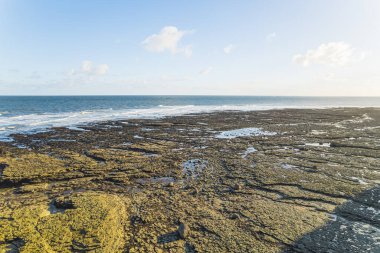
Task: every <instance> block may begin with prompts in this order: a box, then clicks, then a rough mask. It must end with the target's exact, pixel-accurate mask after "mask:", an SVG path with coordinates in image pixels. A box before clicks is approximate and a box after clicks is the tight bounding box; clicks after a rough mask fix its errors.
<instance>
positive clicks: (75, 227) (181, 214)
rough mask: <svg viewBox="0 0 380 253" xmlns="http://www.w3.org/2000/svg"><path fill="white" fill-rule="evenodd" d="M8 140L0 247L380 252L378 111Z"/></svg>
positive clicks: (1, 166)
mask: <svg viewBox="0 0 380 253" xmlns="http://www.w3.org/2000/svg"><path fill="white" fill-rule="evenodd" d="M13 138H14V140H15V141H14V142H13V143H0V252H18V251H21V252H380V243H379V241H378V240H379V238H380V230H379V228H380V204H379V203H380V194H379V193H380V189H379V183H380V166H379V165H380V109H378V108H337V109H286V110H269V111H252V112H238V111H226V112H215V113H208V114H194V115H187V116H178V117H170V118H163V119H145V120H144V119H136V120H124V121H123V120H120V121H107V122H100V123H96V124H95V123H94V124H90V125H85V126H78V127H75V128H54V129H51V130H50V131H48V132H45V133H39V134H33V135H14V136H13Z"/></svg>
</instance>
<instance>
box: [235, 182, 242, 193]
mask: <svg viewBox="0 0 380 253" xmlns="http://www.w3.org/2000/svg"><path fill="white" fill-rule="evenodd" d="M241 188H242V186H241V184H235V185H234V187H233V189H234V190H235V191H240V190H241Z"/></svg>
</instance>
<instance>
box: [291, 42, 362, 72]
mask: <svg viewBox="0 0 380 253" xmlns="http://www.w3.org/2000/svg"><path fill="white" fill-rule="evenodd" d="M364 56H365V55H364V53H363V52H361V53H358V52H357V50H356V49H355V48H353V47H352V46H351V45H350V44H348V43H345V42H329V43H325V44H321V45H320V46H319V47H317V48H316V49H310V50H308V51H307V52H306V53H305V54H296V55H294V56H293V62H295V63H297V64H300V65H302V66H305V67H306V66H309V65H312V64H321V65H327V66H344V65H347V64H349V63H351V62H354V61H358V60H362V59H363V58H364Z"/></svg>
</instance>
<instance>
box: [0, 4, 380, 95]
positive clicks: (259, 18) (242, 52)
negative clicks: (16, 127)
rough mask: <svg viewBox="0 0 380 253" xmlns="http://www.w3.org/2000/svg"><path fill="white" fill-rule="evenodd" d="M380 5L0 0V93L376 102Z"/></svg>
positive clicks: (379, 85)
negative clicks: (345, 98)
mask: <svg viewBox="0 0 380 253" xmlns="http://www.w3.org/2000/svg"><path fill="white" fill-rule="evenodd" d="M379 69H380V1H377V0H372V1H370V0H361V1H356V0H333V1H332V0H329V1H327V0H319V1H301V0H289V1H281V0H277V1H275V0H269V1H264V0H262V1H253V0H247V1H243V0H240V1H232V0H230V1H223V0H217V1H216V0H215V1H165V0H163V1H153V0H152V1H113V0H108V1H106V0H104V1H96V0H91V1H90V0H81V1H76V0H63V1H58V0H0V95H81V94H82V95H84V94H94V95H95V94H109V95H111V94H120V95H121V94H126V95H127V94H128V95H134V94H195V95H198V94H214V95H306V96H313V95H315V96H319V95H322V96H380V71H379Z"/></svg>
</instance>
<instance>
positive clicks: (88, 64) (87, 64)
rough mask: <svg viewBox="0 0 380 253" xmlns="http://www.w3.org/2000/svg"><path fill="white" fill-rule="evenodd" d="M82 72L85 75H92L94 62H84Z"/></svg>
mask: <svg viewBox="0 0 380 253" xmlns="http://www.w3.org/2000/svg"><path fill="white" fill-rule="evenodd" d="M82 71H83V72H85V73H91V71H92V61H83V62H82Z"/></svg>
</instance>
